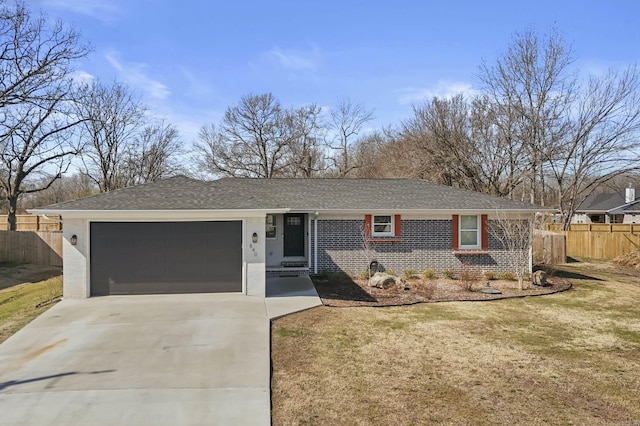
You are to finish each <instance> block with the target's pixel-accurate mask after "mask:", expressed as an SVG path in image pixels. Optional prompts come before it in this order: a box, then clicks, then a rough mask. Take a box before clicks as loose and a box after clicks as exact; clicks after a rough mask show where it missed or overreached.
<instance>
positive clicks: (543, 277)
mask: <svg viewBox="0 0 640 426" xmlns="http://www.w3.org/2000/svg"><path fill="white" fill-rule="evenodd" d="M531 278H532V281H533V283H534V284H535V285H539V286H541V287H544V286H546V285H547V273H546V272H545V271H535V272H534V273H533V276H532V277H531Z"/></svg>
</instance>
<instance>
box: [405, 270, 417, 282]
mask: <svg viewBox="0 0 640 426" xmlns="http://www.w3.org/2000/svg"><path fill="white" fill-rule="evenodd" d="M402 274H403V275H404V278H405V279H407V280H410V279H413V278H415V277H416V275H418V273H417V272H416V271H415V270H414V269H405V270H404V271H403V272H402Z"/></svg>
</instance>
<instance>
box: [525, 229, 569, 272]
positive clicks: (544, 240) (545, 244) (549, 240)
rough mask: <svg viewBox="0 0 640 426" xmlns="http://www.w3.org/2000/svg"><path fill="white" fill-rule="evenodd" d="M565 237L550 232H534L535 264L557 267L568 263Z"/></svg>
mask: <svg viewBox="0 0 640 426" xmlns="http://www.w3.org/2000/svg"><path fill="white" fill-rule="evenodd" d="M565 239H566V238H565V236H564V235H561V234H557V233H555V232H549V231H540V230H535V231H533V263H534V264H536V265H540V264H545V265H557V264H560V263H565V262H566V261H567V253H566V241H565Z"/></svg>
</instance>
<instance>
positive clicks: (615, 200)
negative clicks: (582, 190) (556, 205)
mask: <svg viewBox="0 0 640 426" xmlns="http://www.w3.org/2000/svg"><path fill="white" fill-rule="evenodd" d="M623 204H624V194H621V193H619V192H609V193H602V194H591V195H589V196H588V197H587V198H585V199H584V201H583V202H582V203H580V206H578V209H577V210H576V211H577V212H606V211H608V210H610V209H613V208H615V207H619V206H621V205H623Z"/></svg>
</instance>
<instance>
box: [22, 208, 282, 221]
mask: <svg viewBox="0 0 640 426" xmlns="http://www.w3.org/2000/svg"><path fill="white" fill-rule="evenodd" d="M288 212H289V209H260V210H188V209H187V210H39V209H32V210H29V213H31V214H36V215H43V214H56V215H61V216H62V220H64V218H65V217H66V218H69V219H91V220H112V219H116V220H117V219H122V220H127V219H130V220H135V219H138V220H141V221H144V220H151V221H153V220H158V221H162V220H169V219H171V220H173V219H183V218H184V220H194V219H198V220H208V219H221V218H230V219H238V220H239V219H240V218H243V217H265V216H266V214H267V213H273V214H278V213H288Z"/></svg>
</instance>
